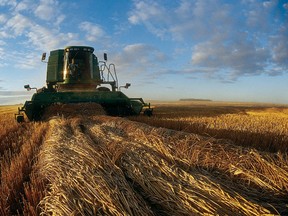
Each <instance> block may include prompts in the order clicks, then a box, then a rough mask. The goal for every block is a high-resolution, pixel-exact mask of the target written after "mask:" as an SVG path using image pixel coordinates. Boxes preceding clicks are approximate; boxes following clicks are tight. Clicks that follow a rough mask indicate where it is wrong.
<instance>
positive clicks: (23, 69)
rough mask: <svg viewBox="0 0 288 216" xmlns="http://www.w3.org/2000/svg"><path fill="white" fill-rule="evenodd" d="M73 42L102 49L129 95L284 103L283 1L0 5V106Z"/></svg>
mask: <svg viewBox="0 0 288 216" xmlns="http://www.w3.org/2000/svg"><path fill="white" fill-rule="evenodd" d="M71 45H72V46H73V45H82V46H92V47H94V49H95V51H94V53H95V54H96V55H97V56H98V59H103V53H104V52H106V53H107V54H108V62H109V63H114V64H115V65H116V71H117V75H118V79H119V84H120V85H125V83H131V87H130V88H129V89H123V92H124V93H125V94H126V95H127V96H129V97H142V98H144V99H145V100H148V101H149V100H179V99H183V98H197V99H210V100H215V101H243V102H267V103H282V104H288V0H285V1H284V0H267V1H263V0H234V1H233V0H82V1H78V0H77V1H76V0H38V1H37V0H0V104H14V103H21V102H22V103H23V102H24V101H25V100H28V99H29V98H30V96H31V94H32V93H33V91H32V93H31V92H30V93H27V92H26V90H25V89H24V88H23V86H24V85H26V84H30V86H31V87H37V88H41V87H43V86H45V82H46V67H47V64H45V63H43V62H41V55H42V53H43V52H46V53H47V54H48V55H49V52H50V51H51V50H55V49H63V48H64V47H66V46H71ZM121 90H122V89H121Z"/></svg>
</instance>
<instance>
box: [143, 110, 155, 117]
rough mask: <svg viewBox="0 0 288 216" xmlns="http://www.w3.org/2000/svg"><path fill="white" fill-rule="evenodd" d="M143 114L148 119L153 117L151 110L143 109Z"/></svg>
mask: <svg viewBox="0 0 288 216" xmlns="http://www.w3.org/2000/svg"><path fill="white" fill-rule="evenodd" d="M143 114H144V115H145V116H149V117H150V116H152V115H153V109H145V110H144V113H143Z"/></svg>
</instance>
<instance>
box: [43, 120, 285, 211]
mask: <svg viewBox="0 0 288 216" xmlns="http://www.w3.org/2000/svg"><path fill="white" fill-rule="evenodd" d="M49 124H50V126H51V136H50V139H49V140H47V141H46V142H45V144H44V145H43V146H42V149H41V153H40V155H39V164H38V166H39V169H40V170H41V172H40V175H41V176H42V178H47V179H48V181H49V184H48V187H47V190H46V196H45V198H44V199H43V200H42V201H41V202H40V207H41V209H42V214H43V215H51V214H55V215H70V214H76V215H77V214H79V215H95V214H100V215H103V214H104V215H107V214H108V215H123V214H124V215H154V214H156V215H159V214H160V215H171V214H172V215H191V214H203V213H206V214H212V215H216V214H219V215H259V214H271V213H273V214H277V212H279V213H280V214H282V213H286V212H287V209H286V207H285V206H286V204H287V203H286V200H287V190H286V189H287V182H286V181H287V176H288V175H287V170H286V169H285V167H286V168H287V161H286V159H284V158H282V163H278V164H276V163H274V159H272V158H271V157H268V155H261V154H260V153H258V152H256V151H254V152H253V151H249V150H247V149H244V148H240V147H235V146H233V145H231V144H228V143H225V142H224V141H223V140H222V141H221V140H216V139H212V138H207V137H202V136H198V135H194V134H190V133H183V132H177V131H173V130H169V129H164V128H154V127H150V126H148V125H145V124H141V123H136V122H131V121H129V120H127V119H123V118H115V117H108V116H95V117H91V116H90V117H89V119H88V118H84V119H83V118H81V119H80V118H69V119H65V118H62V119H61V118H54V119H52V120H50V121H49ZM251 163H253V164H251ZM265 170H267V173H266V171H265ZM280 172H282V173H280ZM276 174H278V176H277V177H274V178H272V180H269V178H270V177H271V176H273V175H276ZM278 183H279V185H277V184H278ZM280 183H281V184H280Z"/></svg>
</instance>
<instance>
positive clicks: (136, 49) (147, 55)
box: [111, 43, 167, 76]
mask: <svg viewBox="0 0 288 216" xmlns="http://www.w3.org/2000/svg"><path fill="white" fill-rule="evenodd" d="M111 59H113V60H114V63H115V65H117V71H120V74H121V73H122V74H123V75H124V76H133V75H136V74H137V75H139V74H142V75H143V74H146V73H148V74H150V73H153V71H154V69H155V67H158V64H159V63H161V62H164V61H166V60H167V56H166V55H165V54H164V53H162V52H160V51H159V50H158V49H157V48H155V47H153V46H151V45H147V44H142V43H137V44H129V45H126V46H125V47H123V50H122V51H121V52H119V53H117V54H116V55H114V56H112V58H111Z"/></svg>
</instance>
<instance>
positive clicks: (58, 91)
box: [15, 46, 153, 122]
mask: <svg viewBox="0 0 288 216" xmlns="http://www.w3.org/2000/svg"><path fill="white" fill-rule="evenodd" d="M93 52H94V48H93V47H89V46H67V47H65V48H64V49H58V50H53V51H51V52H50V55H49V58H48V61H47V77H46V87H43V88H41V89H38V90H37V91H36V93H35V94H34V95H33V96H32V99H31V100H30V101H26V102H25V104H24V106H23V107H21V108H19V109H18V113H17V114H15V116H16V120H17V121H18V122H22V121H24V114H23V113H25V114H26V116H27V117H28V119H29V120H30V121H38V120H41V116H42V115H43V113H44V112H45V109H46V108H47V107H49V106H51V105H53V104H70V103H71V104H75V103H97V104H100V105H101V106H102V107H103V109H104V110H105V111H106V113H107V114H108V115H113V116H128V115H139V114H140V113H141V111H143V113H144V114H145V115H148V116H150V115H152V111H153V109H152V108H151V107H150V104H147V103H145V102H144V101H143V99H142V98H129V97H127V96H126V95H125V94H124V93H122V92H121V91H120V87H118V78H117V73H116V67H115V65H114V64H112V63H111V64H109V65H108V64H107V54H106V53H104V61H99V60H98V58H97V56H96V55H95V54H94V53H93ZM45 60H46V53H43V55H42V61H45ZM130 85H131V84H130V83H126V85H125V86H122V87H125V88H128V87H129V86H130ZM24 87H25V88H26V89H27V90H31V89H34V88H31V87H30V86H29V85H25V86H24Z"/></svg>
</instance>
